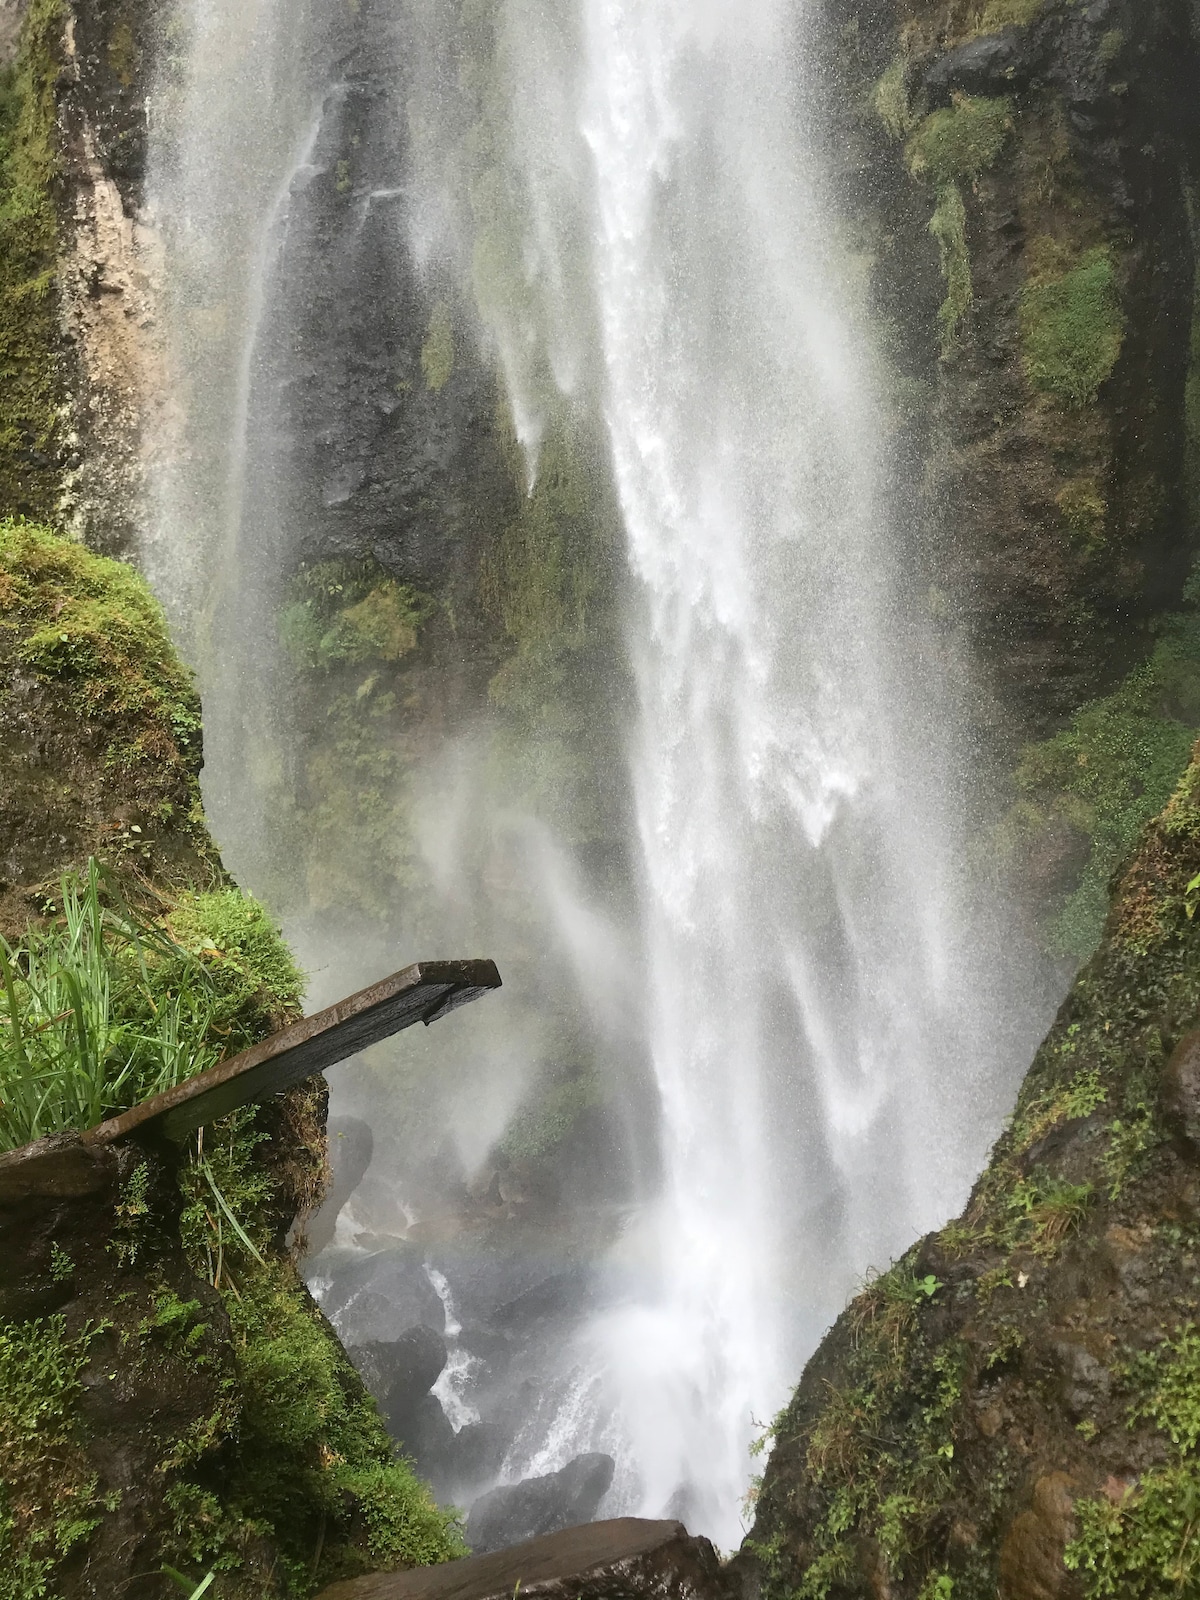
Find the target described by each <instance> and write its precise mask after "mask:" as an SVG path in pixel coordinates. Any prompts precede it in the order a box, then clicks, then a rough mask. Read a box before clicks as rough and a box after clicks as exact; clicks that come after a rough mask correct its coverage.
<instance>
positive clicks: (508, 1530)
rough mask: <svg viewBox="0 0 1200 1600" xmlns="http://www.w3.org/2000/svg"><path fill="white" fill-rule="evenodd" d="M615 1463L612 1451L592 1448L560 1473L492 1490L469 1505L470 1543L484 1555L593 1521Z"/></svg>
mask: <svg viewBox="0 0 1200 1600" xmlns="http://www.w3.org/2000/svg"><path fill="white" fill-rule="evenodd" d="M614 1468H615V1463H614V1461H613V1458H612V1457H611V1456H606V1455H601V1454H600V1453H599V1452H593V1453H592V1454H589V1455H583V1456H576V1457H575V1459H574V1460H573V1461H568V1462H567V1464H566V1466H565V1467H563V1468H561V1470H560V1471H558V1472H547V1473H545V1474H544V1475H543V1476H541V1477H537V1478H523V1479H522V1480H521V1482H520V1483H506V1484H501V1486H500V1487H499V1488H498V1489H491V1490H489V1491H488V1493H487V1494H485V1495H481V1496H480V1497H479V1499H478V1500H476V1502H475V1504H474V1505H473V1506H472V1507H471V1514H470V1516H469V1517H468V1518H467V1543H468V1545H470V1547H471V1549H472V1550H474V1551H475V1553H476V1555H483V1554H485V1553H487V1552H489V1551H492V1550H499V1549H501V1548H503V1547H504V1546H505V1545H513V1544H517V1543H518V1542H519V1541H521V1540H523V1539H533V1538H536V1537H537V1536H538V1535H540V1534H548V1533H557V1532H558V1531H559V1529H561V1528H569V1527H571V1526H572V1525H573V1524H574V1523H579V1522H588V1521H590V1519H591V1518H592V1517H594V1516H595V1515H596V1512H597V1511H598V1510H599V1507H600V1502H601V1500H603V1499H604V1496H605V1495H606V1494H607V1493H608V1487H609V1485H610V1484H611V1483H612V1480H613V1471H614Z"/></svg>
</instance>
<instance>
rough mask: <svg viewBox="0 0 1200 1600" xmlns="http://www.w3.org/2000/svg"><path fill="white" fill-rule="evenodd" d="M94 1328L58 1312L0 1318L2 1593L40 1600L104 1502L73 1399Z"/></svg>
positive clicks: (4, 1597) (5, 1599)
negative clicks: (71, 1328) (9, 1320)
mask: <svg viewBox="0 0 1200 1600" xmlns="http://www.w3.org/2000/svg"><path fill="white" fill-rule="evenodd" d="M91 1340H92V1332H91V1330H85V1331H84V1332H83V1333H81V1334H80V1335H78V1337H76V1338H71V1337H69V1336H68V1334H67V1331H66V1323H65V1321H64V1319H63V1318H62V1317H61V1316H57V1317H50V1318H45V1319H39V1320H35V1321H32V1322H26V1323H21V1324H17V1325H13V1324H0V1455H2V1456H3V1460H4V1476H3V1480H2V1481H0V1600H42V1597H43V1596H47V1597H49V1596H50V1595H52V1593H53V1591H52V1589H51V1587H50V1585H51V1580H52V1578H53V1575H54V1571H55V1568H56V1567H57V1566H58V1564H59V1562H60V1561H61V1560H62V1559H63V1558H64V1557H65V1556H66V1555H68V1554H69V1553H70V1551H71V1550H72V1549H73V1548H74V1547H75V1546H76V1545H77V1544H79V1542H80V1541H81V1540H83V1539H86V1538H87V1536H88V1535H89V1534H90V1533H91V1531H92V1529H93V1528H94V1527H95V1526H96V1523H97V1520H98V1514H99V1512H100V1510H101V1509H102V1507H101V1505H100V1502H99V1501H98V1500H97V1498H96V1477H95V1474H94V1473H93V1472H92V1471H91V1470H90V1469H89V1466H88V1462H87V1457H86V1455H85V1453H84V1450H83V1446H82V1439H81V1436H80V1431H79V1425H78V1417H77V1402H78V1399H79V1396H80V1393H81V1388H82V1374H83V1371H84V1368H85V1367H86V1365H87V1360H88V1347H89V1345H90V1343H91Z"/></svg>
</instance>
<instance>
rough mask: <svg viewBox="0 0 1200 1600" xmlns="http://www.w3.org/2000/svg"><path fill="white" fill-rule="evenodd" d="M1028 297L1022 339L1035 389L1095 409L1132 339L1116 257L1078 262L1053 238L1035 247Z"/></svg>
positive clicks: (1096, 254) (1094, 255) (1092, 253)
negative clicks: (1128, 338) (1127, 329)
mask: <svg viewBox="0 0 1200 1600" xmlns="http://www.w3.org/2000/svg"><path fill="white" fill-rule="evenodd" d="M1030 255H1031V260H1032V262H1033V270H1032V272H1031V275H1030V278H1029V282H1028V283H1027V284H1026V285H1025V288H1024V290H1023V292H1022V295H1021V309H1020V325H1021V342H1022V346H1023V349H1024V357H1025V375H1026V377H1027V378H1028V380H1029V382H1030V384H1031V385H1032V387H1033V388H1034V389H1036V390H1038V391H1039V392H1040V393H1042V394H1045V395H1047V396H1049V397H1050V398H1052V399H1054V400H1056V401H1058V402H1059V404H1060V405H1063V406H1065V407H1067V408H1068V409H1076V410H1077V409H1079V408H1080V407H1082V406H1087V405H1090V404H1091V402H1092V401H1093V400H1094V399H1095V398H1096V394H1097V392H1098V391H1099V389H1100V386H1101V385H1102V384H1103V383H1105V382H1106V381H1107V379H1108V378H1109V377H1110V376H1111V375H1112V371H1113V368H1114V367H1115V366H1116V364H1117V358H1118V357H1119V356H1120V354H1121V347H1122V345H1123V343H1124V340H1125V315H1124V312H1123V311H1122V309H1121V295H1120V289H1119V286H1118V282H1117V271H1116V265H1115V262H1114V260H1113V253H1112V251H1111V250H1110V249H1109V248H1108V247H1107V246H1098V247H1097V248H1095V249H1092V250H1088V251H1086V252H1085V253H1084V255H1083V257H1082V258H1081V259H1080V260H1079V261H1078V262H1077V263H1076V264H1074V265H1069V264H1068V259H1067V258H1066V257H1064V255H1063V252H1062V251H1061V250H1060V249H1059V248H1058V247H1057V246H1056V245H1053V244H1052V243H1051V242H1050V241H1046V240H1043V241H1040V244H1035V246H1034V247H1033V248H1031V252H1030Z"/></svg>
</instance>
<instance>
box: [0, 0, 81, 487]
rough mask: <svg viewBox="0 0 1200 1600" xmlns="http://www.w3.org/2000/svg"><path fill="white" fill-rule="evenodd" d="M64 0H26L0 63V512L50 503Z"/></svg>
mask: <svg viewBox="0 0 1200 1600" xmlns="http://www.w3.org/2000/svg"><path fill="white" fill-rule="evenodd" d="M65 24H66V8H65V5H64V0H30V4H29V8H28V10H27V12H26V15H25V21H24V25H23V28H22V33H21V45H20V50H19V53H18V56H17V60H16V61H15V63H14V64H13V65H12V66H10V67H7V68H2V69H0V516H12V515H14V514H26V515H30V516H46V515H49V514H51V513H52V511H53V509H54V507H55V505H56V503H57V500H58V493H59V474H60V470H61V461H60V457H61V454H62V443H63V441H62V438H61V417H62V411H63V402H64V400H65V392H66V391H65V382H64V374H63V368H62V352H61V336H60V333H59V327H58V302H57V282H56V274H57V266H58V263H57V250H58V221H57V215H56V202H57V197H58V174H59V156H58V146H57V129H56V124H55V118H56V112H57V104H56V89H57V83H58V77H59V73H60V71H61V68H62V38H63V30H64V27H65Z"/></svg>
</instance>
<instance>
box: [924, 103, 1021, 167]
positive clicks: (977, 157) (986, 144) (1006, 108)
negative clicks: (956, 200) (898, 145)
mask: <svg viewBox="0 0 1200 1600" xmlns="http://www.w3.org/2000/svg"><path fill="white" fill-rule="evenodd" d="M1012 128H1013V106H1012V101H1011V100H1009V99H1008V98H1007V96H1004V97H1001V98H999V99H994V100H989V99H985V98H981V97H972V96H971V95H959V96H957V98H956V99H955V100H954V102H953V103H952V104H951V105H949V106H943V107H941V108H940V109H939V110H937V111H934V112H931V113H930V115H929V116H927V117H926V118H925V119H924V121H923V122H921V124H920V125H919V127H918V128H917V129H916V130H915V131H914V133H913V134H912V136H911V137H910V138H909V141H908V145H907V147H906V150H905V154H906V157H907V160H908V169H909V171H910V172H911V173H912V175H913V176H914V177H915V178H923V179H925V180H926V181H928V182H930V183H932V184H934V185H935V186H936V187H937V188H938V189H939V190H940V189H941V188H942V187H943V186H945V185H946V184H951V183H958V182H964V181H965V182H967V183H974V182H975V181H976V179H978V178H980V177H982V175H983V174H984V173H985V172H986V171H987V170H988V168H989V167H991V166H993V165H994V164H995V162H996V161H997V159H998V158H999V156H1000V153H1001V151H1002V150H1003V149H1004V146H1005V144H1006V143H1007V142H1008V137H1009V134H1010V133H1011V132H1012Z"/></svg>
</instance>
